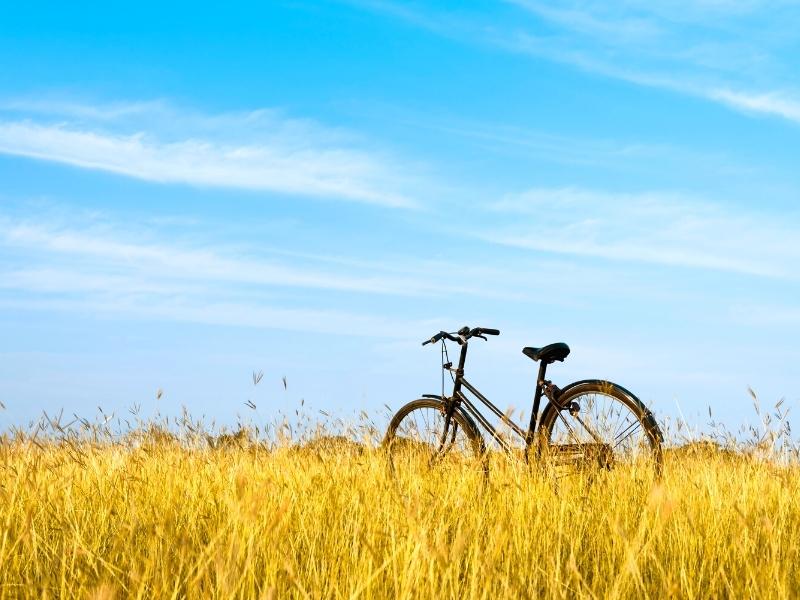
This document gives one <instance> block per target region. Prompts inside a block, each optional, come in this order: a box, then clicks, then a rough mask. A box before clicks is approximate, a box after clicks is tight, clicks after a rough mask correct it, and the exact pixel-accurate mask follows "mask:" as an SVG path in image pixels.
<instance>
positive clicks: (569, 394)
mask: <svg viewBox="0 0 800 600" xmlns="http://www.w3.org/2000/svg"><path fill="white" fill-rule="evenodd" d="M598 399H600V400H601V401H602V406H601V407H598V404H599V402H598ZM557 402H558V405H555V404H553V403H552V402H550V403H548V404H547V406H546V407H545V409H544V411H543V412H542V417H541V423H540V425H539V428H538V431H539V435H538V437H539V442H540V451H541V450H543V451H544V452H545V453H547V454H548V455H549V456H550V457H551V458H552V457H556V458H555V460H556V462H558V459H557V457H559V456H566V455H568V452H564V451H562V449H564V448H566V449H567V450H568V451H573V450H574V451H573V452H572V454H571V455H570V458H571V459H574V460H575V461H576V462H574V463H570V461H565V462H566V463H567V465H568V466H572V467H574V468H573V470H576V469H577V468H579V467H581V466H582V465H581V464H580V463H594V462H596V463H597V464H599V465H600V466H603V467H606V468H608V469H610V468H613V467H619V466H624V465H627V466H636V467H637V468H638V469H639V473H640V474H647V473H648V472H650V473H652V474H653V475H654V476H655V479H658V478H660V477H661V474H662V471H663V452H662V448H661V444H662V442H663V434H662V433H661V430H660V428H659V427H658V423H657V422H656V420H655V418H654V417H653V413H652V412H650V410H649V409H648V408H647V407H646V406H645V405H644V404H643V403H642V401H641V400H639V399H638V398H637V397H636V396H635V395H634V394H632V393H631V392H630V391H628V390H626V389H625V388H624V387H622V386H620V385H617V384H615V383H612V382H609V381H603V380H584V381H577V382H575V383H572V384H570V385H568V386H567V387H565V388H564V389H563V390H562V391H561V394H560V395H559V397H558V398H557ZM570 408H572V411H571V410H570ZM576 408H577V410H576ZM573 411H575V412H574V414H573ZM589 419H591V423H587V421H588V420H589ZM581 421H583V423H586V424H587V425H588V426H589V428H592V429H593V430H594V433H595V435H596V436H597V437H599V438H601V440H602V443H600V442H598V440H597V439H595V438H594V437H593V436H592V435H591V434H590V433H588V430H587V428H586V427H585V426H584V424H583V423H581ZM570 427H571V428H572V430H571V431H570ZM581 445H582V447H581ZM590 448H593V451H592V452H589V451H588V449H590ZM598 449H601V451H600V452H598ZM609 449H610V454H609ZM567 470H569V469H567Z"/></svg>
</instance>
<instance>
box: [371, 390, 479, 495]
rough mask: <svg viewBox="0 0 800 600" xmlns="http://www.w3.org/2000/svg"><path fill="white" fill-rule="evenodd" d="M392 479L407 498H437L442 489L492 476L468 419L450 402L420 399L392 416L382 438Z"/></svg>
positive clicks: (473, 426)
mask: <svg viewBox="0 0 800 600" xmlns="http://www.w3.org/2000/svg"><path fill="white" fill-rule="evenodd" d="M383 447H384V448H385V450H386V452H387V455H388V459H389V469H390V472H391V476H392V478H393V479H394V481H395V483H396V484H397V485H398V487H399V488H400V491H401V492H402V493H404V494H407V493H410V492H413V491H417V492H424V491H427V492H430V493H431V494H438V493H441V492H442V491H443V489H442V488H443V486H450V485H452V484H454V483H468V482H469V481H470V480H474V481H479V480H481V481H482V480H485V478H486V475H487V474H488V462H487V460H486V447H485V445H484V441H483V437H482V436H481V434H480V432H479V431H478V429H477V427H476V426H475V424H474V423H473V421H472V420H471V419H470V418H469V416H468V415H466V414H464V413H463V412H462V411H461V410H459V409H458V408H454V409H453V411H452V414H451V416H450V418H448V417H447V404H446V403H445V402H444V401H442V400H438V399H434V398H421V399H419V400H414V401H412V402H409V403H408V404H406V405H405V406H403V407H402V408H401V409H400V410H398V411H397V413H396V414H395V415H394V416H393V417H392V420H391V421H390V423H389V427H388V430H387V432H386V436H385V437H384V440H383Z"/></svg>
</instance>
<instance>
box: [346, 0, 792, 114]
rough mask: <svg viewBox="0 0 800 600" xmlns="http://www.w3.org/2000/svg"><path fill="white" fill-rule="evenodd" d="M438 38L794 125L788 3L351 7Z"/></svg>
mask: <svg viewBox="0 0 800 600" xmlns="http://www.w3.org/2000/svg"><path fill="white" fill-rule="evenodd" d="M351 3H352V4H355V5H357V6H361V7H363V8H365V9H367V10H372V11H375V12H380V13H383V14H386V15H388V16H390V17H393V18H396V19H400V20H403V21H405V22H407V23H409V24H411V25H413V26H416V27H421V28H424V29H426V30H428V31H431V32H433V33H436V34H438V35H443V36H447V37H450V38H453V39H458V40H460V41H463V42H467V43H474V44H481V45H487V46H492V47H496V48H500V49H503V50H505V51H507V52H512V53H515V54H523V55H529V56H533V57H536V58H543V59H546V60H550V61H554V62H558V63H562V64H568V65H571V66H573V67H576V68H578V69H581V70H584V71H587V72H590V73H594V74H599V75H602V76H605V77H610V78H614V79H618V80H622V81H626V82H629V83H633V84H636V85H641V86H647V87H652V88H659V89H665V90H669V91H671V92H675V93H679V94H684V95H688V96H693V97H697V98H702V99H704V100H708V101H711V102H715V103H718V104H722V105H724V106H726V107H728V108H732V109H735V110H738V111H741V112H744V113H748V114H760V115H768V116H773V117H778V118H781V119H785V120H787V121H791V122H793V123H800V114H799V111H798V106H800V80H799V79H798V77H797V72H798V64H797V63H796V61H794V62H793V61H791V60H789V61H788V62H787V58H786V57H791V56H796V54H797V53H796V36H795V33H794V31H795V25H794V24H795V23H797V22H798V19H800V5H798V4H797V3H796V2H792V1H786V2H776V3H767V2H761V1H753V2H741V3H737V2H716V1H715V2H660V1H656V2H645V1H639V0H633V1H632V2H625V3H613V2H611V3H610V2H601V1H600V0H597V1H595V0H590V1H588V2H585V1H577V0H560V1H559V2H555V3H553V2H548V3H545V2H540V1H538V0H508V1H507V2H506V3H505V4H506V5H507V6H509V7H512V8H513V9H516V10H515V11H514V12H512V13H511V14H505V15H504V16H501V17H498V16H496V15H487V14H483V13H481V12H479V11H478V10H476V9H468V8H467V7H464V8H462V9H460V10H442V9H433V8H430V7H425V8H420V7H419V5H414V6H409V5H402V6H400V5H398V4H396V3H395V2H392V1H383V0H352V1H351Z"/></svg>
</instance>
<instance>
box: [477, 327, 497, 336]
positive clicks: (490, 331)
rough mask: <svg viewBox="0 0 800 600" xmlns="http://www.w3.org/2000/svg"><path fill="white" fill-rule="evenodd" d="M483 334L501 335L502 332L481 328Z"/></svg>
mask: <svg viewBox="0 0 800 600" xmlns="http://www.w3.org/2000/svg"><path fill="white" fill-rule="evenodd" d="M481 333H485V334H486V335H500V330H499V329H490V328H488V327H481Z"/></svg>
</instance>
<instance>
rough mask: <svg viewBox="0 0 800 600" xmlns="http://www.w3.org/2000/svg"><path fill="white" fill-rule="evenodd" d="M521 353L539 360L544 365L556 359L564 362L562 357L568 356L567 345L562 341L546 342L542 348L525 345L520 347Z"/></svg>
mask: <svg viewBox="0 0 800 600" xmlns="http://www.w3.org/2000/svg"><path fill="white" fill-rule="evenodd" d="M522 353H523V354H524V355H525V356H527V357H528V358H532V359H533V360H537V361H538V360H541V361H542V362H544V363H545V364H546V365H549V364H550V363H552V362H555V361H557V360H560V361H561V362H564V359H565V358H567V356H569V346H567V345H566V344H565V343H563V342H557V343H555V344H548V345H547V346H544V347H543V348H531V347H530V346H527V347H525V348H523V349H522Z"/></svg>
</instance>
